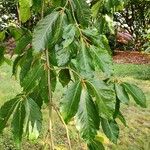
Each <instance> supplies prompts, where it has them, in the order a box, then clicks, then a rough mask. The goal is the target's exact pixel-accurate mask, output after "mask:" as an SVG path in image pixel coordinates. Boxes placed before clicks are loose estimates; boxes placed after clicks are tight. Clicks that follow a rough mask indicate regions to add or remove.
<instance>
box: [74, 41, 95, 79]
mask: <svg viewBox="0 0 150 150" xmlns="http://www.w3.org/2000/svg"><path fill="white" fill-rule="evenodd" d="M77 64H78V69H79V72H80V73H81V74H82V75H83V76H85V77H92V76H93V70H94V67H93V64H92V57H91V55H90V53H89V50H88V48H87V47H86V44H85V43H84V42H83V41H81V49H80V51H79V54H78V56H77Z"/></svg>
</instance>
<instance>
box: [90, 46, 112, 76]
mask: <svg viewBox="0 0 150 150" xmlns="http://www.w3.org/2000/svg"><path fill="white" fill-rule="evenodd" d="M90 52H91V54H92V56H93V60H94V62H95V64H96V65H97V66H98V67H99V69H101V70H102V71H103V72H104V73H106V74H107V75H108V76H111V75H112V59H111V56H110V55H109V54H108V52H107V50H106V49H102V48H101V47H96V46H93V45H91V47H90Z"/></svg>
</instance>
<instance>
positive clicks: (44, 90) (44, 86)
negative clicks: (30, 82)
mask: <svg viewBox="0 0 150 150" xmlns="http://www.w3.org/2000/svg"><path fill="white" fill-rule="evenodd" d="M51 68H52V67H51ZM42 69H43V70H42V75H41V76H42V78H41V80H40V83H39V88H40V95H41V97H42V99H43V100H44V102H45V103H46V104H47V103H48V102H49V98H48V93H49V92H48V73H47V70H44V68H42ZM53 69H54V68H53ZM50 76H51V78H50V79H51V90H52V91H53V92H54V91H55V88H56V82H57V80H56V72H55V70H51V71H50Z"/></svg>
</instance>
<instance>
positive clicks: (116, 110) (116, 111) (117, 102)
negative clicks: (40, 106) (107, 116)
mask: <svg viewBox="0 0 150 150" xmlns="http://www.w3.org/2000/svg"><path fill="white" fill-rule="evenodd" d="M119 110H120V100H119V99H118V97H116V105H115V112H114V114H113V118H114V119H115V118H116V117H117V116H118V114H119Z"/></svg>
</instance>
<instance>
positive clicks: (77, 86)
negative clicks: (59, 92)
mask: <svg viewBox="0 0 150 150" xmlns="http://www.w3.org/2000/svg"><path fill="white" fill-rule="evenodd" d="M80 95H81V83H80V81H78V82H75V83H72V84H71V85H70V86H69V87H68V89H67V90H66V92H65V93H64V96H63V98H62V100H61V102H60V111H61V114H62V116H63V118H64V120H65V122H66V123H68V122H69V121H70V120H71V118H72V117H74V116H75V114H76V112H77V110H78V105H79V101H80Z"/></svg>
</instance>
